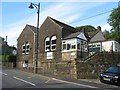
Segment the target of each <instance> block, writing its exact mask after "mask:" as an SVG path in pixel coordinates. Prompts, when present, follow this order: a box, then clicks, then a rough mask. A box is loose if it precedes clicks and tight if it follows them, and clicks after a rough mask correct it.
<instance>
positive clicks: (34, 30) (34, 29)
mask: <svg viewBox="0 0 120 90" xmlns="http://www.w3.org/2000/svg"><path fill="white" fill-rule="evenodd" d="M26 26H27V27H29V28H30V29H31V30H32V31H33V32H34V33H36V31H37V27H35V26H32V25H28V24H27V25H26Z"/></svg>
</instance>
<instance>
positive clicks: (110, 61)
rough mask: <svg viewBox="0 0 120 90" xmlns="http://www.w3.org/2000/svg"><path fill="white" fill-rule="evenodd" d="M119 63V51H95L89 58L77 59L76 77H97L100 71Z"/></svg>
mask: <svg viewBox="0 0 120 90" xmlns="http://www.w3.org/2000/svg"><path fill="white" fill-rule="evenodd" d="M118 63H120V53H107V52H106V53H105V52H104V53H97V54H95V55H94V56H93V57H91V58H90V59H87V60H84V61H80V60H77V62H76V66H77V67H76V68H77V78H90V79H91V78H94V79H95V78H99V75H100V73H101V72H102V71H104V70H105V69H107V68H108V67H110V66H115V65H117V64H118Z"/></svg>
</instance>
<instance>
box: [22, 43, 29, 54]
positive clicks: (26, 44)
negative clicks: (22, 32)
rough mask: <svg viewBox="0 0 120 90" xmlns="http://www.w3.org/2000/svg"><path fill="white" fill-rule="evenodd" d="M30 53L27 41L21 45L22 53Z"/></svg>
mask: <svg viewBox="0 0 120 90" xmlns="http://www.w3.org/2000/svg"><path fill="white" fill-rule="evenodd" d="M29 53H30V44H29V43H28V42H26V43H24V44H23V45H22V54H25V55H28V54H29Z"/></svg>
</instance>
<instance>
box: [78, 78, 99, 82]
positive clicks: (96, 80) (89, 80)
mask: <svg viewBox="0 0 120 90" xmlns="http://www.w3.org/2000/svg"><path fill="white" fill-rule="evenodd" d="M79 80H81V81H86V82H93V83H101V82H100V80H99V79H79Z"/></svg>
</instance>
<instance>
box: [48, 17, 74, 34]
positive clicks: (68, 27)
mask: <svg viewBox="0 0 120 90" xmlns="http://www.w3.org/2000/svg"><path fill="white" fill-rule="evenodd" d="M48 18H50V19H51V20H52V21H54V22H55V23H57V24H58V25H59V26H61V27H62V28H63V29H66V30H69V31H72V32H75V30H76V29H75V28H74V27H72V26H69V25H67V24H65V23H62V22H60V21H58V20H55V19H53V18H51V17H49V16H48Z"/></svg>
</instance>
